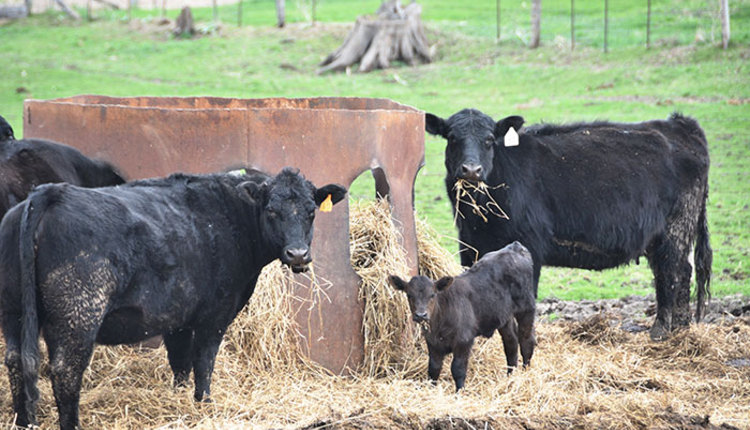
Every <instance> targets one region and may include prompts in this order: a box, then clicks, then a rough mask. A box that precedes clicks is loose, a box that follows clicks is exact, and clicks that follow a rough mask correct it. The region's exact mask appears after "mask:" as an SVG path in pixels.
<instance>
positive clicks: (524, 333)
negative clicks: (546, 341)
mask: <svg viewBox="0 0 750 430" xmlns="http://www.w3.org/2000/svg"><path fill="white" fill-rule="evenodd" d="M534 317H535V315H534V311H529V312H524V313H521V314H518V315H516V320H517V321H518V343H519V344H520V345H521V357H523V367H526V366H528V365H529V363H531V356H532V355H534V347H535V346H536V336H535V335H534Z"/></svg>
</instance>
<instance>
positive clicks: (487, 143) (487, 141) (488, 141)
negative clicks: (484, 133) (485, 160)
mask: <svg viewBox="0 0 750 430" xmlns="http://www.w3.org/2000/svg"><path fill="white" fill-rule="evenodd" d="M494 144H495V139H493V138H491V137H488V138H486V139H484V145H485V146H487V147H490V146H492V145H494Z"/></svg>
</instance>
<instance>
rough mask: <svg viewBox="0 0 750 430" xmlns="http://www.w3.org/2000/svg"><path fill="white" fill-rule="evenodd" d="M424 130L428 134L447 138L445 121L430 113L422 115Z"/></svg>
mask: <svg viewBox="0 0 750 430" xmlns="http://www.w3.org/2000/svg"><path fill="white" fill-rule="evenodd" d="M424 128H425V130H427V132H428V133H430V134H434V135H436V136H443V137H444V138H446V139H447V138H448V126H447V125H445V120H444V119H443V118H440V117H439V116H436V115H433V114H431V113H425V114H424Z"/></svg>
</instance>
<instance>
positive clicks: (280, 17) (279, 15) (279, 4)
mask: <svg viewBox="0 0 750 430" xmlns="http://www.w3.org/2000/svg"><path fill="white" fill-rule="evenodd" d="M284 25H286V12H285V4H284V0H276V26H277V27H279V28H283V27H284Z"/></svg>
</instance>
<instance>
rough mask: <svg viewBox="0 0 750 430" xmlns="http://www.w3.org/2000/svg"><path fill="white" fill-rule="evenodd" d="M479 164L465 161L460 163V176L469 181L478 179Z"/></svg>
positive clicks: (480, 174)
mask: <svg viewBox="0 0 750 430" xmlns="http://www.w3.org/2000/svg"><path fill="white" fill-rule="evenodd" d="M482 170H483V169H482V166H481V165H480V164H474V163H465V164H462V165H461V177H462V178H464V179H467V180H470V181H478V180H479V179H480V178H481V176H482Z"/></svg>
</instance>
